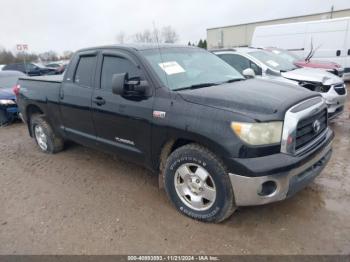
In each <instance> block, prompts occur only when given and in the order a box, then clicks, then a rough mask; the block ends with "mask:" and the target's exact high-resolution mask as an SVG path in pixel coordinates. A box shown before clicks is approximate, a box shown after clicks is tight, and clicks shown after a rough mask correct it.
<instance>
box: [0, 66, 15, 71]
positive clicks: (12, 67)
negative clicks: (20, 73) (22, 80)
mask: <svg viewBox="0 0 350 262" xmlns="http://www.w3.org/2000/svg"><path fill="white" fill-rule="evenodd" d="M13 69H16V66H15V65H6V66H4V68H3V69H2V70H4V71H5V70H13Z"/></svg>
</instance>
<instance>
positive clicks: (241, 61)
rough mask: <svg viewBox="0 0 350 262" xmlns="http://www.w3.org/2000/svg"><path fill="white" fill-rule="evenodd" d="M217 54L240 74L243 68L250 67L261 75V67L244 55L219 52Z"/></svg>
mask: <svg viewBox="0 0 350 262" xmlns="http://www.w3.org/2000/svg"><path fill="white" fill-rule="evenodd" d="M218 56H219V57H220V58H222V59H223V60H224V61H225V62H226V63H228V64H230V65H231V66H232V67H233V68H235V69H236V70H237V71H238V72H240V73H241V74H242V73H243V70H245V69H247V68H251V69H253V70H254V72H255V74H256V75H262V69H261V68H260V67H259V66H258V65H257V64H255V63H254V62H252V61H250V60H249V59H248V58H245V57H244V56H241V55H235V54H221V55H218Z"/></svg>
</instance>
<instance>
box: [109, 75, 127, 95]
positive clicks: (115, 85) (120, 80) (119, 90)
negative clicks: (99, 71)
mask: <svg viewBox="0 0 350 262" xmlns="http://www.w3.org/2000/svg"><path fill="white" fill-rule="evenodd" d="M127 79H128V74H127V73H122V74H114V75H113V76H112V92H113V94H115V95H123V94H124V88H125V82H126V81H127Z"/></svg>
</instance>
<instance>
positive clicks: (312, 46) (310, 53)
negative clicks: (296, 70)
mask: <svg viewBox="0 0 350 262" xmlns="http://www.w3.org/2000/svg"><path fill="white" fill-rule="evenodd" d="M313 51H314V44H313V41H312V37H311V49H310V52H309V54H308V55H307V57H306V58H305V61H306V62H309V60H310V59H311V57H312V53H313Z"/></svg>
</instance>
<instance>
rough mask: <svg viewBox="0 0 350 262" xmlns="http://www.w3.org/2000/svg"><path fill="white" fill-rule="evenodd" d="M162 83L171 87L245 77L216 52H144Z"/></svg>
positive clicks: (172, 88)
mask: <svg viewBox="0 0 350 262" xmlns="http://www.w3.org/2000/svg"><path fill="white" fill-rule="evenodd" d="M141 52H142V53H143V55H144V56H145V57H146V59H147V61H148V62H149V63H150V64H151V66H152V68H153V69H154V70H155V72H156V73H157V75H158V76H159V78H160V79H161V80H162V82H163V83H164V84H165V85H166V86H168V87H169V88H170V89H171V90H177V89H183V88H188V87H191V86H196V85H205V84H207V86H209V85H210V83H212V84H213V85H214V84H220V83H223V82H227V81H230V80H239V79H244V77H243V76H242V75H241V74H240V73H238V71H236V70H235V69H234V68H232V67H231V66H230V65H229V64H227V63H226V62H224V61H223V60H221V59H220V58H219V57H217V56H216V55H214V54H212V53H209V52H207V51H205V50H201V49H197V48H162V49H161V50H160V52H161V53H160V52H159V50H158V49H157V50H156V49H152V50H144V51H141Z"/></svg>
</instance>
